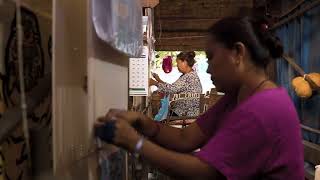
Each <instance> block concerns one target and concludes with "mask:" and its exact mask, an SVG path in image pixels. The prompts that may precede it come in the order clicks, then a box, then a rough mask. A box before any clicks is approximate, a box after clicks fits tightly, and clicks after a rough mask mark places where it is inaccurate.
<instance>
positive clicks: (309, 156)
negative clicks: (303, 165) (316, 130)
mask: <svg viewBox="0 0 320 180" xmlns="http://www.w3.org/2000/svg"><path fill="white" fill-rule="evenodd" d="M302 143H303V145H304V159H305V160H306V161H308V162H310V163H312V164H314V165H316V164H319V162H320V146H319V145H317V144H314V143H311V142H309V141H306V140H303V141H302Z"/></svg>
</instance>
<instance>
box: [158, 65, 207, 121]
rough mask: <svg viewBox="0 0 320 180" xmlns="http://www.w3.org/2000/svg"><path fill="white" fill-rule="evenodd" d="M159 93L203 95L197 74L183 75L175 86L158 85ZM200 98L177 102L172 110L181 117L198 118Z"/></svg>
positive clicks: (192, 72)
mask: <svg viewBox="0 0 320 180" xmlns="http://www.w3.org/2000/svg"><path fill="white" fill-rule="evenodd" d="M157 86H158V91H160V92H163V93H166V94H171V95H172V94H180V93H198V94H200V93H202V86H201V82H200V79H199V77H198V75H197V72H195V71H191V72H189V73H187V74H183V75H182V76H180V78H179V79H178V80H177V81H176V82H174V83H173V84H168V83H158V85H157ZM199 106H200V98H192V99H185V100H177V101H175V102H173V103H171V109H172V111H173V112H175V113H176V114H177V115H179V116H198V115H199V112H200V109H199V108H200V107H199Z"/></svg>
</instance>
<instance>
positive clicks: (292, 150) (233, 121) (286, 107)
mask: <svg viewBox="0 0 320 180" xmlns="http://www.w3.org/2000/svg"><path fill="white" fill-rule="evenodd" d="M235 100H236V98H234V97H232V96H229V95H226V96H225V97H223V98H222V99H221V100H220V101H219V102H218V103H217V104H216V105H215V106H214V107H212V108H211V109H209V110H208V111H207V113H205V114H204V115H202V116H201V117H199V119H198V120H197V124H198V125H199V127H200V128H201V130H202V131H203V133H205V134H206V135H207V136H208V137H210V138H209V141H208V142H207V144H206V145H204V146H203V147H202V148H201V150H200V152H198V153H196V156H197V157H198V158H200V159H201V160H203V161H204V162H207V163H208V164H209V165H211V166H212V167H213V168H215V169H217V170H218V171H219V172H221V173H222V174H223V175H224V176H225V177H227V179H230V180H242V179H243V180H249V179H281V180H282V179H290V180H303V179H304V166H303V165H304V162H303V146H302V137H301V130H300V125H299V118H298V115H297V113H296V110H295V107H294V105H293V103H292V101H291V99H290V97H289V96H288V94H287V92H286V90H285V89H283V88H277V89H270V90H265V91H262V92H259V93H256V94H255V95H253V96H251V97H249V98H248V99H247V100H246V101H244V102H242V103H241V104H239V105H238V106H236V107H235V108H231V110H229V111H226V109H228V107H232V106H233V105H235V103H236V102H235ZM229 109H230V108H229Z"/></svg>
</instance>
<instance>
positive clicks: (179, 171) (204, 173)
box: [140, 141, 220, 180]
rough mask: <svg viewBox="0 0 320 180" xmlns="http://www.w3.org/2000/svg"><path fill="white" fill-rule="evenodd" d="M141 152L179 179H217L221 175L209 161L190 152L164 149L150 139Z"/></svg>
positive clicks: (153, 163)
mask: <svg viewBox="0 0 320 180" xmlns="http://www.w3.org/2000/svg"><path fill="white" fill-rule="evenodd" d="M140 154H141V155H142V156H143V157H144V158H145V159H146V160H147V161H149V162H150V163H151V164H152V165H154V166H156V167H158V168H159V169H160V171H163V172H165V173H166V174H168V175H171V176H173V177H179V179H210V180H213V179H217V176H218V175H220V174H219V173H218V172H217V171H216V170H215V169H213V168H212V167H210V166H209V165H208V164H207V163H205V162H203V161H201V160H200V159H198V158H197V157H195V156H192V155H190V154H183V153H177V152H173V151H170V150H167V149H164V148H162V147H160V146H158V145H156V144H153V143H152V142H150V141H145V142H144V145H143V147H142V149H141V151H140Z"/></svg>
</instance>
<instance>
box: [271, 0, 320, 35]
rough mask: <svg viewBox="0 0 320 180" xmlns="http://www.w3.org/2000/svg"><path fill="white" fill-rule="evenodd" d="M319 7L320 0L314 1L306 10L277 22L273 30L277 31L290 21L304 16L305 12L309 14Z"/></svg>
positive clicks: (303, 9)
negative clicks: (309, 11) (311, 10)
mask: <svg viewBox="0 0 320 180" xmlns="http://www.w3.org/2000/svg"><path fill="white" fill-rule="evenodd" d="M317 6H320V0H314V1H313V2H311V3H310V4H309V5H307V6H305V7H304V8H302V9H300V10H299V11H297V12H296V13H294V14H292V15H291V16H288V17H287V18H284V19H282V20H280V21H279V22H277V23H276V24H275V25H273V26H272V28H271V29H276V28H278V27H280V26H282V25H284V24H286V23H288V22H290V21H292V20H293V19H295V18H297V17H299V16H302V15H303V14H304V13H305V12H307V11H308V10H310V9H313V8H315V7H317Z"/></svg>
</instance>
